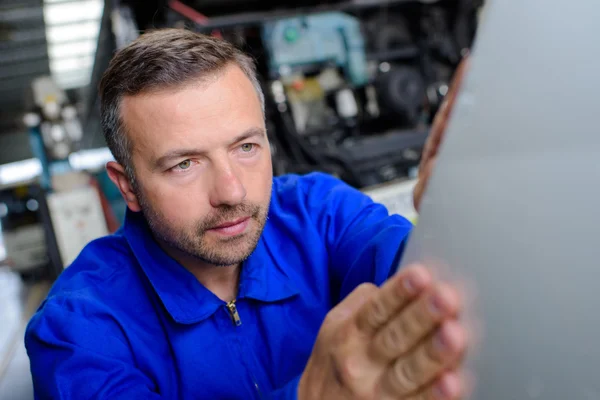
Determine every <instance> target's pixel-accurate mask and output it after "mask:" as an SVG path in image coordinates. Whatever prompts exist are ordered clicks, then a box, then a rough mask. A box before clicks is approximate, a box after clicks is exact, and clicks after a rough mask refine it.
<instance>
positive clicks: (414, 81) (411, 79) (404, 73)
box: [375, 65, 425, 126]
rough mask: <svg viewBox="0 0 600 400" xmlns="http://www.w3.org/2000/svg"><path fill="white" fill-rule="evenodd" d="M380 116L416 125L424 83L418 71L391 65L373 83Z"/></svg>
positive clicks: (423, 92)
mask: <svg viewBox="0 0 600 400" xmlns="http://www.w3.org/2000/svg"><path fill="white" fill-rule="evenodd" d="M375 87H376V89H377V94H378V100H379V106H380V108H381V113H382V116H385V117H388V118H391V119H393V120H395V121H396V123H397V124H402V125H406V126H416V125H417V124H418V122H419V116H420V113H421V110H422V107H423V97H424V94H425V84H424V83H423V77H422V76H421V74H420V73H419V71H418V70H417V69H415V68H412V67H410V66H404V65H397V66H391V67H390V70H389V71H387V72H383V73H381V74H380V75H379V76H378V77H377V81H376V84H375Z"/></svg>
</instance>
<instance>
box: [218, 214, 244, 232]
mask: <svg viewBox="0 0 600 400" xmlns="http://www.w3.org/2000/svg"><path fill="white" fill-rule="evenodd" d="M249 219H250V217H243V218H238V219H236V220H234V221H228V222H224V223H222V224H220V225H217V226H214V227H212V228H210V229H211V230H218V229H225V228H231V227H232V226H236V225H240V224H242V223H244V222H246V221H247V220H249Z"/></svg>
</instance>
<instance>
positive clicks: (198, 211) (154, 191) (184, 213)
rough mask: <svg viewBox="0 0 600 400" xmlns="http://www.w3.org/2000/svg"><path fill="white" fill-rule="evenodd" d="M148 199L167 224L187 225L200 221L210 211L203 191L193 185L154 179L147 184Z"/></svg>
mask: <svg viewBox="0 0 600 400" xmlns="http://www.w3.org/2000/svg"><path fill="white" fill-rule="evenodd" d="M146 188H147V190H146V191H145V198H146V201H147V202H148V203H149V206H150V207H152V209H153V210H154V211H155V212H157V213H159V214H160V215H161V217H162V219H163V220H164V223H165V224H169V225H171V226H185V225H188V224H189V223H190V222H191V221H198V220H199V219H201V218H202V216H203V215H205V214H206V213H207V212H208V211H207V210H206V209H205V208H206V207H204V206H203V204H204V203H205V200H204V197H205V196H203V194H202V193H196V192H195V191H197V189H196V188H195V187H193V186H182V185H171V184H169V182H166V181H163V180H154V181H153V182H152V184H149V185H146Z"/></svg>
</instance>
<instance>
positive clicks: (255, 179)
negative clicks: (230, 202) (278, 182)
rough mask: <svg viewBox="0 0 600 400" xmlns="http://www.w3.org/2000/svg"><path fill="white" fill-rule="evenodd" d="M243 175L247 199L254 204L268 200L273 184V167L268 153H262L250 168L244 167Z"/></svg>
mask: <svg viewBox="0 0 600 400" xmlns="http://www.w3.org/2000/svg"><path fill="white" fill-rule="evenodd" d="M244 175H245V179H244V180H245V182H244V184H245V187H246V192H247V198H248V200H249V201H250V202H252V203H255V204H264V203H266V202H268V201H269V199H270V197H271V187H272V184H273V168H272V166H271V157H270V155H267V154H263V155H262V157H260V159H259V160H257V162H256V164H254V165H253V166H252V168H246V169H245V174H244Z"/></svg>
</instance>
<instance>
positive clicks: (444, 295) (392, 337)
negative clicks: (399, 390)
mask: <svg viewBox="0 0 600 400" xmlns="http://www.w3.org/2000/svg"><path fill="white" fill-rule="evenodd" d="M459 307H460V304H459V297H458V293H457V292H456V290H454V289H453V288H452V287H450V286H448V285H443V284H440V285H437V286H436V287H435V288H434V289H433V290H431V291H429V292H428V293H426V294H424V295H422V296H421V297H420V298H419V299H418V300H416V301H415V302H413V303H412V304H410V305H409V306H407V307H406V308H405V309H404V310H403V311H402V312H401V313H399V314H397V315H396V316H394V317H393V318H392V319H391V320H390V322H389V323H387V324H386V325H385V326H384V327H383V328H382V329H380V330H379V331H378V332H377V334H376V335H375V339H374V340H373V343H372V347H371V353H372V355H373V356H374V357H375V358H376V359H384V360H386V361H388V362H391V361H393V360H395V359H397V358H399V357H401V356H402V355H404V354H406V353H407V352H408V351H409V350H411V349H412V348H413V347H415V346H416V345H417V344H418V343H419V342H421V341H422V340H423V338H424V337H426V336H428V335H430V334H431V332H432V331H433V330H434V328H435V327H436V326H437V325H438V324H439V323H440V322H441V321H442V320H444V319H447V318H451V317H454V316H455V315H456V314H457V313H458V310H459Z"/></svg>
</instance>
